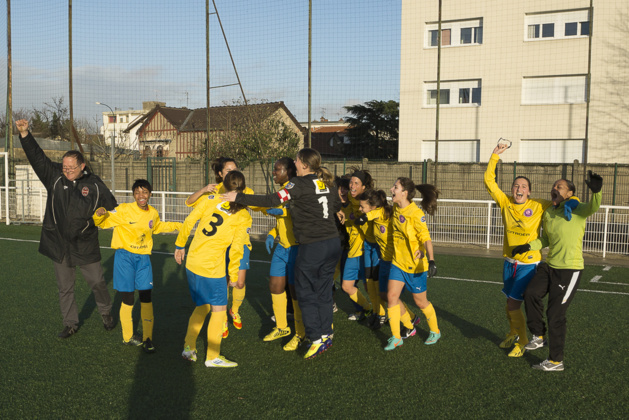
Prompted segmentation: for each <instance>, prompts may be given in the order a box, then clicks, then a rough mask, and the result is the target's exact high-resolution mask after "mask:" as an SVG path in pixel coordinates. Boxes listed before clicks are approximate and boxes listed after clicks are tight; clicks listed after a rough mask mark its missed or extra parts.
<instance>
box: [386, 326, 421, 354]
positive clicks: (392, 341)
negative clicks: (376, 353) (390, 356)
mask: <svg viewBox="0 0 629 420" xmlns="http://www.w3.org/2000/svg"><path fill="white" fill-rule="evenodd" d="M413 331H415V330H413ZM402 344H404V340H403V339H402V338H397V337H395V336H393V337H391V338H389V341H388V344H387V345H386V346H384V350H385V351H391V350H395V348H396V347H400V346H401V345H402Z"/></svg>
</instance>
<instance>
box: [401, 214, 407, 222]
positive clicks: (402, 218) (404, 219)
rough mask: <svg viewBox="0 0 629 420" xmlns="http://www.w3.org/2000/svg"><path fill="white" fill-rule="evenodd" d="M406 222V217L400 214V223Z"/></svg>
mask: <svg viewBox="0 0 629 420" xmlns="http://www.w3.org/2000/svg"><path fill="white" fill-rule="evenodd" d="M404 222H406V218H405V217H404V216H402V215H401V214H400V223H404Z"/></svg>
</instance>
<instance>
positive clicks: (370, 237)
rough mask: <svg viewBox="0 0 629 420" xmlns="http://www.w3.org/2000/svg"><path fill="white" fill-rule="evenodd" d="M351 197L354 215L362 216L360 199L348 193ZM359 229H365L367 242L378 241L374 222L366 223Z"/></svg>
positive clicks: (364, 233)
mask: <svg viewBox="0 0 629 420" xmlns="http://www.w3.org/2000/svg"><path fill="white" fill-rule="evenodd" d="M347 196H348V198H349V202H350V203H351V204H352V208H353V210H354V215H355V216H356V217H360V216H362V215H363V212H362V211H360V200H357V199H355V198H354V197H352V195H351V194H348V195H347ZM359 229H360V230H362V231H363V239H364V240H365V241H367V242H371V243H372V244H373V243H375V242H376V236H375V234H374V231H373V223H365V224H362V225H360V226H359Z"/></svg>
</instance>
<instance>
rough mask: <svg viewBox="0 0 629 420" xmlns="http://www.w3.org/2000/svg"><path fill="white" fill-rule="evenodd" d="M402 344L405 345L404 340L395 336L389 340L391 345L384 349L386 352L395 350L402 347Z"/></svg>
mask: <svg viewBox="0 0 629 420" xmlns="http://www.w3.org/2000/svg"><path fill="white" fill-rule="evenodd" d="M402 344H404V340H403V339H401V338H397V337H395V336H394V337H391V338H389V343H388V344H387V345H386V346H385V347H384V349H385V350H386V351H391V350H395V348H396V347H400V346H401V345H402Z"/></svg>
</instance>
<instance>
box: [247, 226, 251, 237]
mask: <svg viewBox="0 0 629 420" xmlns="http://www.w3.org/2000/svg"><path fill="white" fill-rule="evenodd" d="M249 234H251V228H250V227H248V228H247V235H249Z"/></svg>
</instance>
